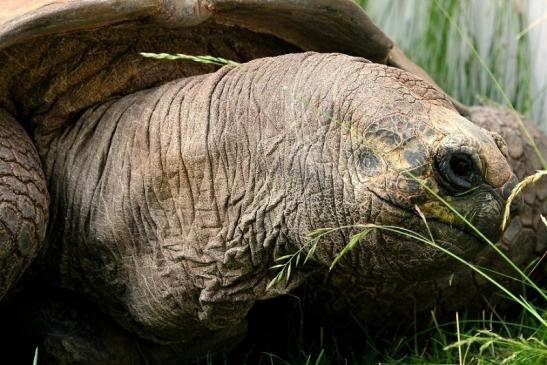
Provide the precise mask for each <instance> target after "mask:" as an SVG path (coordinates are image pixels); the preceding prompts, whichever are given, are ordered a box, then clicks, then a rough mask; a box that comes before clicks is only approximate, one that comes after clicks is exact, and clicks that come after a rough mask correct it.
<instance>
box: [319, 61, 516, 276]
mask: <svg viewBox="0 0 547 365" xmlns="http://www.w3.org/2000/svg"><path fill="white" fill-rule="evenodd" d="M339 74H340V77H342V78H343V77H346V76H345V75H344V73H343V72H342V71H339ZM352 75H353V76H350V75H349V74H348V76H347V77H353V78H354V81H353V82H349V83H347V84H349V85H350V88H349V90H347V91H345V92H342V93H341V94H342V95H344V98H343V99H344V102H343V105H344V107H343V108H339V110H341V111H342V113H338V114H336V113H334V115H335V117H334V119H339V121H337V123H336V124H337V125H338V126H339V131H338V133H339V134H342V135H343V136H344V138H342V140H341V142H340V144H341V145H340V146H339V149H340V150H341V151H342V152H341V153H342V154H345V155H346V156H345V158H344V163H345V164H346V165H345V166H344V167H343V168H340V170H342V169H344V170H345V171H338V173H340V175H339V176H332V179H333V180H334V181H339V185H340V187H341V188H340V189H341V192H340V193H339V195H340V196H341V197H342V198H336V197H335V198H334V201H339V203H337V205H338V206H339V207H343V209H341V208H337V210H340V211H344V212H346V213H336V212H335V213H334V215H335V218H332V215H330V214H327V213H325V209H324V206H322V207H320V208H321V211H319V210H317V211H314V212H313V213H312V214H315V215H316V216H317V217H324V216H329V217H331V218H329V219H330V222H327V221H326V220H322V219H319V220H321V223H319V225H318V226H317V228H320V227H328V226H332V225H333V224H334V225H335V226H346V225H348V226H352V225H363V224H365V225H366V224H375V225H379V226H396V227H400V228H403V229H407V230H410V231H413V232H416V233H419V234H421V235H422V236H423V237H426V238H427V239H429V238H430V235H431V236H433V239H434V241H435V243H436V244H437V245H439V246H441V247H443V248H445V249H448V250H450V251H451V252H453V253H454V254H456V255H458V256H460V257H463V258H464V259H468V260H469V259H473V257H474V255H476V254H477V253H478V252H479V251H480V250H481V249H483V248H484V247H485V246H487V243H486V242H485V241H484V240H483V239H482V238H480V234H478V233H477V232H475V231H474V229H473V228H472V227H471V225H472V226H474V227H476V228H477V230H479V231H480V232H481V233H482V234H483V235H484V236H486V237H487V238H488V239H489V240H491V241H492V242H496V241H497V239H498V238H499V236H500V234H501V228H500V225H501V219H502V212H503V209H504V207H505V202H506V200H507V198H508V196H509V194H510V192H511V191H512V189H513V188H514V186H515V185H516V182H517V179H516V177H515V176H514V174H513V173H512V170H511V168H510V166H509V164H508V162H507V160H506V157H505V155H504V151H505V150H506V146H505V143H504V142H503V140H502V139H501V137H499V136H498V135H496V134H493V133H491V132H488V131H486V130H484V129H482V128H480V127H478V126H476V125H474V124H473V123H471V122H470V121H468V120H467V119H465V118H464V117H462V116H461V115H460V114H458V112H457V111H456V110H455V109H454V107H453V106H452V103H451V102H450V101H449V100H448V99H447V98H446V97H445V96H444V94H442V93H441V92H440V91H438V90H437V89H436V88H435V87H434V86H432V85H430V84H428V83H426V82H425V81H423V80H422V79H419V78H417V77H415V76H413V75H411V74H409V73H407V72H405V71H402V70H399V69H394V68H390V67H386V66H383V65H375V64H368V65H366V66H364V70H362V71H360V72H359V71H353V74H352ZM356 75H360V76H356ZM356 79H360V81H356ZM379 81H381V82H379ZM341 82H342V81H341ZM356 85H359V87H357V88H356ZM338 93H339V94H340V91H338ZM335 102H336V101H335ZM333 190H334V189H333ZM344 214H345V216H344ZM462 218H465V219H462ZM424 219H425V222H424ZM466 221H467V222H466ZM334 222H337V223H334ZM355 232H356V231H352V232H351V233H355ZM430 233H431V234H430ZM333 236H335V235H333ZM341 236H343V240H340V235H339V236H338V237H331V238H329V239H328V240H330V241H329V242H330V243H329V244H325V247H328V248H327V249H325V251H324V252H319V253H318V256H319V259H320V260H323V262H324V263H329V262H332V260H333V257H334V255H335V254H337V253H338V252H340V250H341V249H342V247H343V246H341V245H340V242H341V241H343V245H345V244H347V243H348V241H349V236H350V232H348V231H341ZM356 262H357V263H360V264H358V265H356V264H355V263H356ZM363 262H368V264H363ZM455 263H457V262H456V260H454V259H453V258H450V257H449V256H448V255H446V254H445V253H443V252H442V251H441V250H439V249H438V248H435V247H433V246H432V245H428V244H425V243H423V242H418V241H416V240H415V239H412V238H409V237H407V236H405V235H401V234H399V233H395V232H393V231H387V230H384V229H375V230H373V231H372V232H371V233H369V234H368V236H367V237H366V238H364V239H363V240H361V244H360V245H358V246H356V247H355V248H353V249H352V250H351V251H350V252H349V253H348V254H347V258H346V259H344V258H343V259H342V260H341V261H340V266H341V269H343V268H344V267H345V268H346V269H348V270H352V271H353V270H355V271H359V270H360V271H361V272H360V273H355V275H353V276H354V277H359V276H363V274H365V277H367V278H370V277H376V278H378V277H393V276H397V277H398V276H402V277H405V278H407V279H408V280H413V281H415V280H423V279H427V278H435V277H441V275H442V274H443V273H445V274H446V273H447V272H450V271H451V270H454V268H455V266H454V264H455ZM363 270H364V271H366V272H365V273H363V272H362V271H363Z"/></svg>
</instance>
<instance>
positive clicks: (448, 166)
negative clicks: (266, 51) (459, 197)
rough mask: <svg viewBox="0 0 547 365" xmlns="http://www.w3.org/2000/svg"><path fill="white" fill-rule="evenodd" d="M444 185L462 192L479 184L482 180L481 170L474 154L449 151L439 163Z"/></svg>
mask: <svg viewBox="0 0 547 365" xmlns="http://www.w3.org/2000/svg"><path fill="white" fill-rule="evenodd" d="M438 170H439V172H440V174H441V176H442V177H443V180H444V183H445V184H444V185H447V186H446V187H447V188H448V189H449V190H452V191H456V192H461V191H463V190H468V189H471V188H473V187H475V186H477V185H478V184H479V183H480V181H481V179H482V178H481V176H482V174H481V170H480V168H479V166H478V165H477V163H475V161H474V159H473V158H472V156H470V155H469V154H468V153H466V152H455V153H448V154H446V155H445V156H444V157H442V158H441V160H440V161H439V163H438Z"/></svg>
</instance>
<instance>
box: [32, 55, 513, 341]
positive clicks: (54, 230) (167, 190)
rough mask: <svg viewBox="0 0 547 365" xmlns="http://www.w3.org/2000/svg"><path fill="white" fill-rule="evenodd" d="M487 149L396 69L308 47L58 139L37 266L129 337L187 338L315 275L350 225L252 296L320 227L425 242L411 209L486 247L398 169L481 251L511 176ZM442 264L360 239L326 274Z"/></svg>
mask: <svg viewBox="0 0 547 365" xmlns="http://www.w3.org/2000/svg"><path fill="white" fill-rule="evenodd" d="M38 137H39V136H38ZM496 141H497V142H498V144H499V145H498V144H496ZM42 147H44V146H42ZM500 148H502V149H503V148H504V146H503V145H502V143H501V142H500V140H499V139H497V138H493V137H492V136H491V134H490V133H489V132H486V131H485V130H482V129H481V128H479V127H477V126H475V125H474V124H472V123H471V122H469V121H467V120H466V119H465V118H463V117H461V116H460V115H459V114H458V113H457V112H456V111H455V110H454V109H453V107H452V104H451V103H450V102H449V100H447V99H446V98H445V96H444V95H443V94H441V93H440V92H438V91H437V90H436V89H435V88H433V87H431V86H430V85H429V84H427V83H425V82H424V81H422V80H421V79H418V78H416V77H414V76H412V75H411V74H409V73H407V72H405V71H402V70H399V69H394V68H390V67H387V66H384V65H378V64H372V63H369V62H368V61H366V60H364V59H361V58H355V57H350V56H345V55H341V54H316V53H302V54H291V55H285V56H279V57H275V58H264V59H258V60H255V61H251V62H249V63H247V64H243V65H241V66H240V67H237V68H230V67H224V68H222V69H220V70H219V71H217V72H215V73H213V74H208V75H202V76H195V77H190V78H185V79H180V80H176V81H172V82H169V83H167V84H164V85H162V86H159V87H156V88H152V89H147V90H143V91H140V92H136V93H134V94H131V95H128V96H124V97H122V98H114V99H111V100H109V101H107V102H105V103H102V104H100V105H97V106H95V107H93V108H90V109H88V110H87V111H85V112H84V113H83V114H82V115H81V117H80V118H79V119H78V120H77V121H76V122H74V123H73V124H71V125H70V126H65V127H63V128H62V129H60V130H59V131H58V133H57V135H56V136H55V137H54V138H53V139H52V142H51V144H50V145H48V146H45V147H44V149H43V150H42V151H40V154H41V155H42V156H44V170H45V174H46V177H47V180H48V186H49V191H50V194H51V208H50V221H51V224H50V227H49V234H48V241H49V242H50V247H49V250H48V255H49V259H48V262H49V264H50V265H51V268H56V269H55V270H57V269H58V278H59V284H60V285H61V286H62V287H65V288H68V289H73V290H75V291H77V292H79V293H81V294H83V295H84V296H85V297H86V298H88V299H89V300H91V301H92V302H94V303H95V304H97V305H98V306H99V307H100V308H101V310H102V311H103V312H105V313H106V314H108V315H110V316H112V317H113V318H114V319H116V320H117V321H118V322H119V323H120V324H121V325H122V326H123V327H125V328H126V329H128V330H130V331H131V332H135V333H137V334H138V335H139V336H140V337H142V338H145V339H148V340H152V341H155V342H158V343H163V344H172V343H189V342H194V341H199V340H200V339H205V338H207V337H208V336H211V334H213V333H219V332H221V331H224V330H226V329H229V328H236V327H238V326H241V323H242V321H243V320H244V318H245V315H246V313H247V312H248V311H249V309H250V308H251V306H252V305H253V303H254V302H255V301H256V300H262V299H267V298H271V297H274V296H277V295H280V294H282V293H286V292H288V291H290V290H291V289H293V288H295V287H297V286H298V285H300V284H301V283H302V281H303V280H304V279H305V277H306V275H308V274H309V273H311V272H313V271H320V270H327V269H328V265H330V263H331V262H332V260H333V259H334V257H335V256H336V255H337V253H338V252H339V251H340V250H341V249H342V248H343V247H344V246H345V244H346V243H347V242H348V240H349V235H350V233H351V232H355V230H353V231H352V230H349V229H348V230H341V231H340V232H339V233H337V234H336V235H331V236H328V237H327V238H325V239H324V240H322V241H321V243H320V244H319V246H318V248H317V251H316V254H315V256H314V258H313V260H312V263H310V264H306V265H305V266H302V267H301V268H300V267H299V268H296V269H295V270H294V271H293V273H292V274H291V278H290V280H289V282H288V284H286V283H285V281H282V282H280V283H278V284H277V285H276V286H274V287H273V288H270V289H266V286H267V284H268V282H269V281H270V280H271V279H272V278H273V277H274V276H275V274H276V272H275V271H274V270H271V269H270V268H271V266H272V265H274V260H275V258H276V257H279V256H281V255H286V254H290V253H293V252H295V251H296V250H298V249H299V248H301V247H302V246H303V245H305V244H306V242H307V239H308V238H307V237H308V234H309V233H310V232H311V231H313V230H315V229H318V228H324V227H340V226H348V225H354V224H366V223H375V224H383V225H396V226H402V227H406V228H409V229H412V230H415V231H417V232H420V233H422V234H427V233H426V232H427V231H426V227H425V225H424V224H423V222H422V220H421V218H420V217H419V215H418V214H417V213H416V211H415V206H418V207H420V210H421V211H422V212H423V214H424V215H425V216H426V218H427V220H428V223H429V228H430V229H431V232H432V234H433V236H434V237H435V238H436V240H437V243H438V244H440V245H442V246H444V247H446V248H448V249H450V250H452V251H454V252H455V253H457V254H459V255H461V256H463V257H464V258H467V257H472V256H473V254H474V253H476V252H477V251H478V250H480V249H481V248H483V247H484V243H482V242H481V241H480V240H479V239H478V238H476V237H475V236H474V235H472V234H470V233H469V229H467V228H466V227H465V226H464V225H463V224H462V223H461V222H459V221H458V220H457V219H456V218H455V217H454V215H453V214H451V212H450V211H449V210H448V209H447V208H446V207H444V206H443V205H442V204H441V203H439V202H438V201H437V200H436V198H434V197H432V196H431V195H430V194H429V193H428V192H427V191H426V190H425V188H424V187H423V186H421V185H420V184H418V183H417V182H416V181H415V180H413V179H412V178H411V177H410V176H409V175H408V172H409V171H410V172H411V173H412V174H413V175H415V176H416V177H418V178H419V179H421V180H423V181H424V182H425V184H426V185H427V186H429V187H430V188H431V189H432V190H433V191H436V192H438V193H439V194H440V195H441V196H443V197H444V198H445V199H447V200H448V201H450V203H451V204H453V205H454V206H455V207H456V209H458V210H459V211H460V212H461V213H462V214H464V215H466V216H467V217H468V219H470V221H471V222H472V223H474V224H475V225H476V226H477V227H478V228H479V229H481V230H482V231H483V232H486V233H487V235H488V236H489V238H490V239H492V240H497V239H498V237H499V235H500V232H499V224H500V220H501V211H502V207H503V205H504V203H505V199H506V198H507V195H508V193H509V192H510V190H511V189H512V187H514V185H515V182H516V178H515V177H514V175H513V174H512V172H511V169H510V168H509V165H508V164H507V162H506V159H505V157H504V156H503V154H502V152H501V151H500ZM453 156H458V157H457V158H455V159H454V157H453ZM462 156H463V157H462ZM462 164H463V165H462ZM462 167H468V169H467V170H465V169H463V170H465V171H472V172H473V173H472V174H471V173H470V174H467V172H465V171H462ZM469 181H470V182H471V186H467V182H469ZM453 265H454V262H453V260H451V259H450V258H448V256H446V255H444V254H442V253H441V252H440V251H439V250H438V249H436V248H433V247H430V246H427V245H424V244H420V243H417V242H414V241H411V240H408V239H406V238H404V237H402V236H396V235H391V234H386V233H385V232H379V231H374V232H373V233H371V234H370V235H369V236H367V238H366V239H365V240H363V242H361V244H360V245H358V246H357V247H356V248H355V249H353V250H352V251H350V252H349V253H348V254H347V255H346V256H344V258H343V259H342V260H341V261H340V263H339V265H338V268H339V270H345V271H347V272H351V273H353V274H354V275H356V276H357V277H359V278H362V280H376V279H379V278H381V279H382V280H385V279H388V278H391V279H392V280H408V278H409V277H410V278H414V279H416V280H417V279H427V278H433V277H438V276H439V275H441V274H442V272H445V271H447V270H449V268H451V267H453Z"/></svg>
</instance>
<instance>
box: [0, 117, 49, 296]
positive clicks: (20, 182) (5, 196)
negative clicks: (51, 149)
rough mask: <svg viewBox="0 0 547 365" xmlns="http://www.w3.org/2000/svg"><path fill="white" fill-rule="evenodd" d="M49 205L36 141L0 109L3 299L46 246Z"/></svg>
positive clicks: (0, 282) (0, 271)
mask: <svg viewBox="0 0 547 365" xmlns="http://www.w3.org/2000/svg"><path fill="white" fill-rule="evenodd" d="M48 204H49V198H48V194H47V189H46V182H45V178H44V173H43V172H42V166H41V164H40V160H39V158H38V153H37V152H36V149H35V148H34V145H33V143H32V141H31V140H30V138H29V136H28V135H27V134H26V132H25V130H24V129H23V128H22V127H21V126H20V125H19V123H18V122H17V121H16V120H15V119H14V118H13V117H12V116H11V115H10V114H9V113H7V112H6V111H5V110H3V109H0V299H2V297H3V296H4V295H5V294H6V292H7V291H8V290H9V289H10V287H11V286H12V285H13V284H14V283H15V282H16V281H17V279H18V278H19V277H20V276H21V274H22V273H23V272H24V270H25V269H26V268H27V267H28V266H29V265H30V263H31V262H32V260H33V259H34V258H35V257H36V254H37V252H38V250H39V249H40V247H41V246H42V243H43V242H44V237H45V232H46V224H47V218H48Z"/></svg>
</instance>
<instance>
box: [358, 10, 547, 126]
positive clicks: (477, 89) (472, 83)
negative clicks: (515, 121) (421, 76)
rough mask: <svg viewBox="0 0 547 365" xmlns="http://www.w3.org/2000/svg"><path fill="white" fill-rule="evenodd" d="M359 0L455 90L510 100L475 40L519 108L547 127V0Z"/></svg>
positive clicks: (480, 99)
mask: <svg viewBox="0 0 547 365" xmlns="http://www.w3.org/2000/svg"><path fill="white" fill-rule="evenodd" d="M357 2H358V3H359V4H360V5H361V6H363V7H364V8H365V10H366V11H367V13H368V14H369V16H370V17H371V18H372V20H373V21H374V22H375V23H376V24H377V25H378V26H379V27H380V28H381V29H382V30H383V31H384V32H385V33H386V34H387V35H388V36H390V37H391V39H392V40H393V41H394V42H395V43H396V44H397V45H398V47H399V48H401V49H402V50H403V51H404V52H405V53H406V54H407V55H408V56H409V57H410V58H411V59H412V60H413V61H414V62H416V63H417V64H418V65H420V66H421V67H423V68H424V69H425V70H426V71H427V72H428V73H429V74H430V75H431V76H432V77H433V78H434V79H435V80H436V81H437V83H438V84H439V85H440V86H441V87H442V88H443V89H444V90H445V91H447V92H448V93H449V94H450V95H452V96H454V97H456V98H457V99H458V100H460V101H462V102H464V103H465V104H469V105H471V104H484V103H490V102H495V103H499V104H502V105H506V103H505V102H504V99H503V97H502V94H501V93H500V92H499V90H498V89H497V88H496V87H495V85H494V82H493V81H492V79H491V78H490V76H489V75H488V72H487V70H486V69H485V68H484V67H483V66H482V65H481V63H480V61H479V59H478V57H477V56H476V55H475V54H474V53H473V51H472V47H470V44H472V45H473V47H475V48H476V50H477V52H478V54H479V55H480V57H481V58H482V59H483V60H484V62H485V63H486V65H488V67H489V68H490V69H491V70H492V72H493V74H494V76H495V77H496V79H497V80H498V81H499V83H500V84H501V86H502V88H503V90H504V91H505V93H506V94H507V96H508V97H509V99H510V100H511V102H512V103H513V105H514V106H515V108H516V109H517V110H518V111H520V112H521V113H523V114H525V115H527V116H528V117H530V118H531V119H533V120H534V121H536V123H538V124H539V125H540V126H541V127H542V128H543V129H544V130H546V131H547V107H546V105H547V0H360V1H357ZM445 11H446V13H445Z"/></svg>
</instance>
